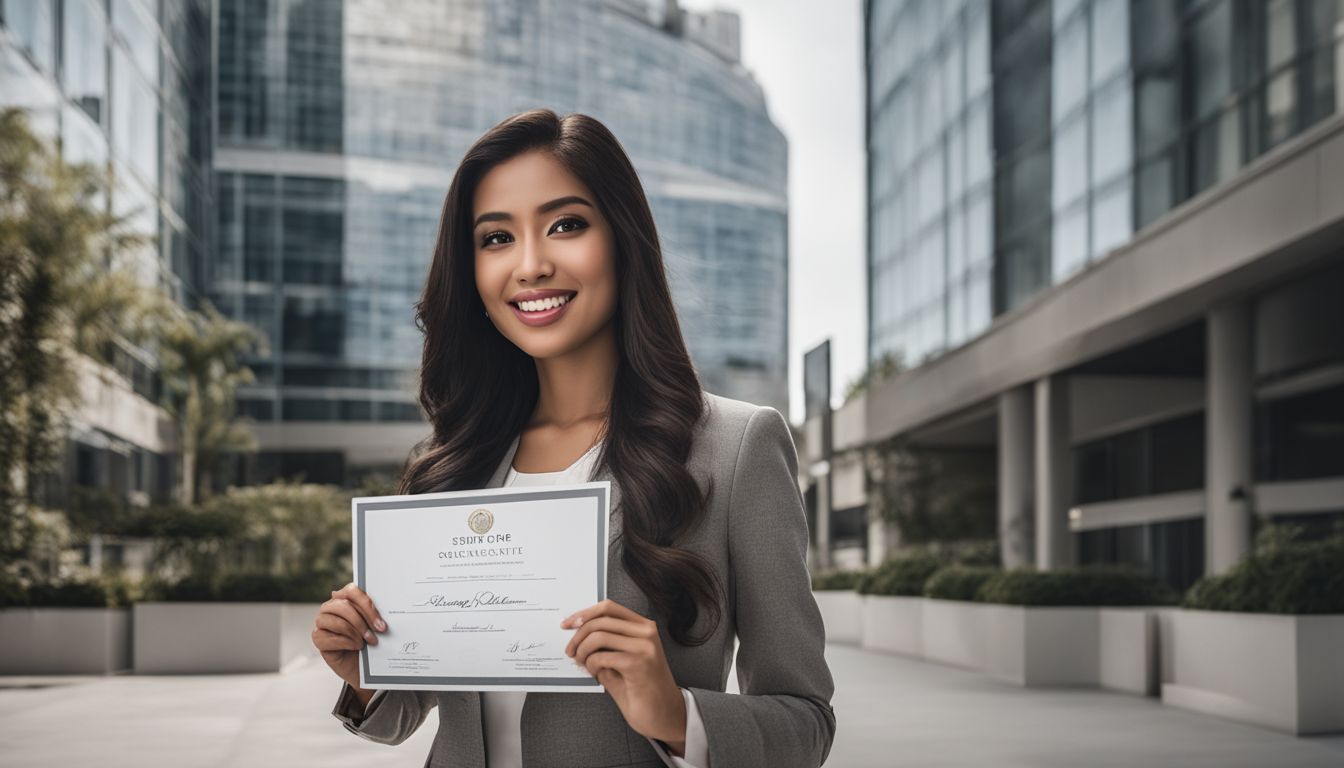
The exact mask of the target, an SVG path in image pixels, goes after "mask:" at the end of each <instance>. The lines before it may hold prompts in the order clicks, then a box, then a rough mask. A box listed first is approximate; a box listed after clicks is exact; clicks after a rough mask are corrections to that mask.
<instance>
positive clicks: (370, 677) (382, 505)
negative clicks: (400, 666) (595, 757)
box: [354, 487, 609, 689]
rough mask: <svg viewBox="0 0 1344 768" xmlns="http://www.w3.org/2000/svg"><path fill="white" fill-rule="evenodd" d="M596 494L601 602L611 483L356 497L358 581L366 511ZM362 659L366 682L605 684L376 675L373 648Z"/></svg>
mask: <svg viewBox="0 0 1344 768" xmlns="http://www.w3.org/2000/svg"><path fill="white" fill-rule="evenodd" d="M589 496H591V497H593V498H594V499H596V500H597V600H595V601H593V602H596V603H600V602H602V601H603V600H605V599H606V598H607V574H606V567H605V566H606V552H607V550H606V548H607V515H606V514H605V513H604V511H605V509H606V507H607V504H608V501H609V500H608V487H601V488H569V489H560V490H555V489H545V490H542V489H538V490H536V491H526V492H519V493H498V492H495V493H481V494H475V495H466V496H447V497H443V498H435V499H415V498H408V499H405V500H403V501H356V502H354V505H355V527H356V529H357V534H356V535H358V537H359V561H358V562H357V563H356V564H355V582H356V585H357V586H358V587H359V588H360V589H364V584H365V578H364V553H365V547H364V513H365V512H368V511H373V510H380V509H423V508H425V507H457V506H469V505H475V504H487V503H488V504H500V503H507V502H511V501H536V500H545V499H576V498H585V497H589ZM359 657H360V661H361V662H362V663H363V665H364V680H363V682H364V683H367V684H369V685H381V684H404V685H542V686H547V687H551V688H560V689H564V688H576V687H591V688H601V686H602V684H601V683H600V682H598V680H597V678H595V677H592V676H590V675H583V676H580V677H479V676H477V677H440V676H425V675H405V676H402V675H374V674H372V673H371V672H370V670H369V648H368V646H367V645H366V646H364V647H363V648H361V649H360V651H359Z"/></svg>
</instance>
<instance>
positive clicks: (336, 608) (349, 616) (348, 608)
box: [328, 598, 378, 645]
mask: <svg viewBox="0 0 1344 768" xmlns="http://www.w3.org/2000/svg"><path fill="white" fill-rule="evenodd" d="M328 611H329V612H331V613H336V614H338V615H340V616H341V618H343V619H345V620H346V621H348V622H350V625H351V626H353V627H354V628H355V632H356V634H358V635H359V636H360V637H363V638H364V639H365V640H368V641H369V642H370V643H372V644H374V645H377V644H378V636H377V635H375V634H374V633H373V630H371V629H369V625H368V624H367V623H366V622H365V620H364V615H363V614H361V613H360V612H359V611H358V610H356V609H355V605H354V603H352V602H350V601H349V600H348V599H345V598H335V599H333V600H331V601H330V602H329V603H328Z"/></svg>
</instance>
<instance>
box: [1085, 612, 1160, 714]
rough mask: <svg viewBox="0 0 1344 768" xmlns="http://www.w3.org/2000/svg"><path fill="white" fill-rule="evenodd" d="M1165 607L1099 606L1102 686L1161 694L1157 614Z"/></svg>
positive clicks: (1098, 655) (1139, 693)
mask: <svg viewBox="0 0 1344 768" xmlns="http://www.w3.org/2000/svg"><path fill="white" fill-rule="evenodd" d="M1161 610H1164V609H1162V608H1156V607H1135V608H1098V609H1097V611H1098V615H1097V620H1098V625H1097V642H1098V645H1097V665H1098V666H1097V682H1098V683H1099V684H1100V685H1101V687H1102V688H1109V689H1111V690H1113V691H1124V692H1126V693H1135V694H1138V695H1140V696H1156V695H1158V693H1159V690H1158V685H1159V682H1160V681H1159V679H1158V670H1159V664H1158V659H1159V655H1158V637H1157V614H1158V612H1159V611H1161Z"/></svg>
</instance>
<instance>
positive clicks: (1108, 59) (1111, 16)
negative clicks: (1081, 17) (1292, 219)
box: [1092, 0, 1129, 86]
mask: <svg viewBox="0 0 1344 768" xmlns="http://www.w3.org/2000/svg"><path fill="white" fill-rule="evenodd" d="M1128 64H1129V0H1093V3H1092V84H1093V85H1094V86H1095V85H1097V84H1100V83H1104V82H1106V81H1107V80H1109V79H1110V78H1111V77H1112V76H1114V75H1116V74H1117V73H1119V72H1120V71H1121V70H1123V69H1124V68H1125V67H1126V66H1127V65H1128Z"/></svg>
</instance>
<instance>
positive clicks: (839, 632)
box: [812, 589, 863, 645]
mask: <svg viewBox="0 0 1344 768" xmlns="http://www.w3.org/2000/svg"><path fill="white" fill-rule="evenodd" d="M812 596H813V597H814V598H816V600H817V607H818V608H819V609H821V621H822V623H823V624H825V625H826V642H828V643H846V644H850V645H858V643H859V640H860V639H861V637H862V626H863V600H862V597H863V595H860V594H859V593H858V592H855V591H854V590H852V589H819V590H816V591H815V592H813V593H812Z"/></svg>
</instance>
